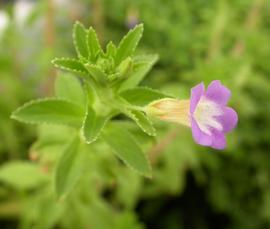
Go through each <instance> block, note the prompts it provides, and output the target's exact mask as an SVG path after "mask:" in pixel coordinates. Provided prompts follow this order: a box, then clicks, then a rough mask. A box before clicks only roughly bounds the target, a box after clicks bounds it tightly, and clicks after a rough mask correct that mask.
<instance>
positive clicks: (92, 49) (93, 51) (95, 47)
mask: <svg viewBox="0 0 270 229" xmlns="http://www.w3.org/2000/svg"><path fill="white" fill-rule="evenodd" d="M87 47H88V53H89V58H90V60H91V61H95V60H96V56H97V54H98V53H99V52H101V51H102V50H101V47H100V44H99V41H98V37H97V34H96V32H95V30H94V29H93V28H92V27H90V28H89V30H88V33H87Z"/></svg>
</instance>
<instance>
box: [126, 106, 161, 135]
mask: <svg viewBox="0 0 270 229" xmlns="http://www.w3.org/2000/svg"><path fill="white" fill-rule="evenodd" d="M127 115H128V117H130V118H131V119H133V120H134V121H135V122H136V123H137V125H138V126H139V127H140V128H141V129H142V131H144V132H145V133H147V134H148V135H150V136H156V130H155V128H154V127H153V124H152V123H151V121H150V120H149V118H148V117H147V116H146V115H145V114H144V113H143V112H141V111H130V112H128V113H127Z"/></svg>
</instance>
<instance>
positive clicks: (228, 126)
mask: <svg viewBox="0 0 270 229" xmlns="http://www.w3.org/2000/svg"><path fill="white" fill-rule="evenodd" d="M222 110H223V114H222V115H221V116H219V117H217V120H218V121H219V122H220V124H221V125H222V127H223V132H224V133H227V132H229V131H231V130H232V129H233V128H235V126H236V124H237V122H238V116H237V113H236V111H235V110H234V109H232V108H231V107H224V108H223V109H222Z"/></svg>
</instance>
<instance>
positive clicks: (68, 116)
mask: <svg viewBox="0 0 270 229" xmlns="http://www.w3.org/2000/svg"><path fill="white" fill-rule="evenodd" d="M83 116H84V109H83V107H81V106H78V105H77V104H75V103H72V102H69V101H66V100H63V99H55V98H50V99H39V100H34V101H31V102H28V103H26V104H24V105H23V106H22V107H19V108H18V109H17V110H16V111H14V112H13V113H12V116H11V118H13V119H16V120H18V121H21V122H26V123H31V124H43V123H45V124H63V125H69V126H74V127H78V126H81V123H82V120H83Z"/></svg>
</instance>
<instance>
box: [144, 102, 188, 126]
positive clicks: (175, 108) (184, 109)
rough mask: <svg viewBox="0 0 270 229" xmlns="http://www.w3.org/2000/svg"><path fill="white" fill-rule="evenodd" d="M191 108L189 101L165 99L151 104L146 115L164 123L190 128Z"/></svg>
mask: <svg viewBox="0 0 270 229" xmlns="http://www.w3.org/2000/svg"><path fill="white" fill-rule="evenodd" d="M189 106H190V102H189V100H177V99H171V98H164V99H160V100H156V101H154V102H152V103H150V104H149V105H148V106H147V107H146V113H147V114H148V115H149V116H152V117H156V118H158V119H160V120H163V121H167V122H174V123H179V124H182V125H185V126H190V125H191V124H190V115H189Z"/></svg>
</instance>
